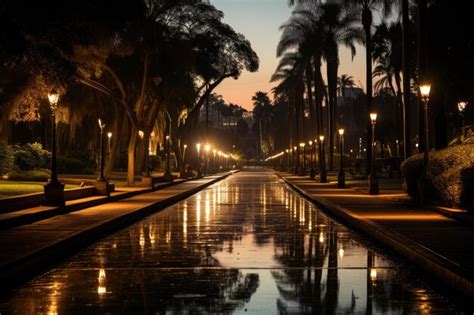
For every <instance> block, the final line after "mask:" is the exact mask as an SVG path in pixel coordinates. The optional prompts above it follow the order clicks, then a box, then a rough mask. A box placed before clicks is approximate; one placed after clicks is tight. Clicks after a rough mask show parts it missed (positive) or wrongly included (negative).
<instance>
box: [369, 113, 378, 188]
mask: <svg viewBox="0 0 474 315" xmlns="http://www.w3.org/2000/svg"><path fill="white" fill-rule="evenodd" d="M370 121H371V123H372V165H371V166H370V175H369V194H371V195H378V194H379V180H378V178H377V171H376V170H375V123H376V122H377V113H370Z"/></svg>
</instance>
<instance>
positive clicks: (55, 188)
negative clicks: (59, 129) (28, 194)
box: [43, 92, 64, 206]
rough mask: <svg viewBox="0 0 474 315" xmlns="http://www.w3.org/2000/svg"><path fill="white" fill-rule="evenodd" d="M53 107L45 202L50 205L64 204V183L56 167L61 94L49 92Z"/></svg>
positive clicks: (50, 104) (50, 102) (51, 107)
mask: <svg viewBox="0 0 474 315" xmlns="http://www.w3.org/2000/svg"><path fill="white" fill-rule="evenodd" d="M48 100H49V107H50V109H51V122H52V123H51V177H50V179H49V182H48V183H47V184H46V185H44V200H43V204H44V205H48V206H64V184H63V183H61V182H59V180H58V173H57V167H56V111H57V109H58V102H59V94H58V93H55V92H52V93H51V94H48Z"/></svg>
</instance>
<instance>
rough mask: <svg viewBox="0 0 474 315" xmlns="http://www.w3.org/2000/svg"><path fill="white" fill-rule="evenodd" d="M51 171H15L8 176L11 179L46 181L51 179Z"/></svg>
mask: <svg viewBox="0 0 474 315" xmlns="http://www.w3.org/2000/svg"><path fill="white" fill-rule="evenodd" d="M50 174H51V173H50V171H49V170H46V169H39V170H32V171H13V172H11V173H10V175H9V176H8V178H9V179H10V180H18V181H28V182H46V181H47V180H48V179H49V176H50Z"/></svg>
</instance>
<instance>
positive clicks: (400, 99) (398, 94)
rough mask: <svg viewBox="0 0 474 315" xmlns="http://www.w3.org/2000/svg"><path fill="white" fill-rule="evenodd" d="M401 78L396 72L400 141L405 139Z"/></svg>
mask: <svg viewBox="0 0 474 315" xmlns="http://www.w3.org/2000/svg"><path fill="white" fill-rule="evenodd" d="M401 84H402V83H401V77H400V72H398V71H397V70H396V71H395V85H396V86H397V94H396V98H397V131H398V135H397V136H398V139H403V130H402V128H401V127H402V120H403V116H402V113H403V98H402V87H401Z"/></svg>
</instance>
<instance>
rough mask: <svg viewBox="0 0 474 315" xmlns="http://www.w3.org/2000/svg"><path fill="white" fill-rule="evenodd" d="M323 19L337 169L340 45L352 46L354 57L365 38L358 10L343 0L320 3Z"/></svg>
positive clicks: (331, 163) (331, 162)
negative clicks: (347, 5) (345, 3)
mask: <svg viewBox="0 0 474 315" xmlns="http://www.w3.org/2000/svg"><path fill="white" fill-rule="evenodd" d="M319 7H320V20H321V24H322V25H323V34H324V35H323V38H324V42H323V44H324V45H323V57H324V58H325V59H326V63H327V80H328V96H329V97H328V101H329V102H328V103H329V113H330V114H329V128H328V129H329V169H330V170H332V169H333V168H334V144H335V140H336V139H335V135H336V134H335V131H336V117H337V114H336V112H337V108H336V107H337V102H336V97H337V72H338V68H339V45H344V46H346V47H348V48H349V49H350V51H351V54H352V56H354V55H355V53H356V48H355V43H356V42H361V41H362V33H361V32H360V29H359V28H358V27H357V24H356V23H357V22H358V18H357V15H356V11H353V10H351V9H347V8H346V7H344V6H343V5H342V4H341V2H340V1H328V2H326V3H324V4H321V5H320V6H319Z"/></svg>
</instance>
